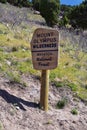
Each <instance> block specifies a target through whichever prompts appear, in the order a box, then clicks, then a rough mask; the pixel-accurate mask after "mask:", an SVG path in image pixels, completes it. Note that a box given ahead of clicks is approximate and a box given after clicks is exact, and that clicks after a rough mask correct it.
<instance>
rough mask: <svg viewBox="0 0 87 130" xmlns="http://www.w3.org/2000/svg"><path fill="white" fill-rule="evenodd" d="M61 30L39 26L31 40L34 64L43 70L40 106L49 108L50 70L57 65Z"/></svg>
mask: <svg viewBox="0 0 87 130" xmlns="http://www.w3.org/2000/svg"><path fill="white" fill-rule="evenodd" d="M58 43H59V32H58V31H57V30H54V29H45V28H38V29H36V30H35V32H34V34H33V38H32V40H31V51H32V61H33V66H34V68H35V69H37V70H42V76H41V92H40V107H41V108H42V109H44V110H45V111H47V110H48V90H49V70H50V69H54V68H56V67H57V64H58V46H59V44H58Z"/></svg>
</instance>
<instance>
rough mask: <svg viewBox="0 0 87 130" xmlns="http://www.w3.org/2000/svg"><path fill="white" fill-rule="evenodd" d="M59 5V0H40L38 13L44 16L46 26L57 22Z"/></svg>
mask: <svg viewBox="0 0 87 130" xmlns="http://www.w3.org/2000/svg"><path fill="white" fill-rule="evenodd" d="M59 7H60V1H59V0H49V1H48V0H44V1H43V0H41V1H40V13H41V15H42V17H44V18H45V20H46V23H47V25H48V26H51V27H52V26H53V25H56V24H57V23H58V14H59Z"/></svg>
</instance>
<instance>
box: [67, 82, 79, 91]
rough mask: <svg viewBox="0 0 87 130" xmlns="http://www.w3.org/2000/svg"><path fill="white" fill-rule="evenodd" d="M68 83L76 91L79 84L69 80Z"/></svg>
mask: <svg viewBox="0 0 87 130" xmlns="http://www.w3.org/2000/svg"><path fill="white" fill-rule="evenodd" d="M67 85H68V86H69V87H70V88H71V90H72V91H76V90H77V85H76V84H74V83H70V82H69V83H68V84H67Z"/></svg>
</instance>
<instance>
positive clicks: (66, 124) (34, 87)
mask: <svg viewBox="0 0 87 130" xmlns="http://www.w3.org/2000/svg"><path fill="white" fill-rule="evenodd" d="M22 78H23V80H25V81H26V82H27V85H28V86H27V87H26V88H24V87H23V86H22V85H21V84H16V83H10V82H9V81H8V80H7V79H4V78H3V77H0V130H11V129H12V130H24V129H25V130H32V129H33V130H49V129H50V130H86V129H87V106H86V105H85V104H84V103H83V102H81V101H80V100H79V99H77V100H75V98H74V97H73V94H72V92H71V90H70V89H69V88H67V87H65V88H58V89H57V88H56V87H55V86H54V85H50V90H49V110H48V112H44V111H43V110H40V109H39V106H38V103H39V100H40V99H39V96H40V81H39V79H38V78H37V77H34V76H31V75H30V76H26V77H25V76H23V77H22ZM63 96H65V97H67V99H68V104H67V105H66V106H65V108H63V109H56V103H57V102H58V100H59V99H61V98H62V97H63ZM73 108H77V110H78V115H73V114H72V113H71V110H72V109H73Z"/></svg>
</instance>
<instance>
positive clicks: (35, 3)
mask: <svg viewBox="0 0 87 130" xmlns="http://www.w3.org/2000/svg"><path fill="white" fill-rule="evenodd" d="M32 3H33V8H34V9H35V10H38V11H39V6H40V0H32Z"/></svg>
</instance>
